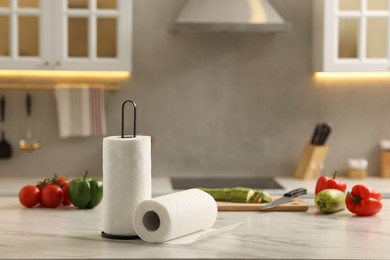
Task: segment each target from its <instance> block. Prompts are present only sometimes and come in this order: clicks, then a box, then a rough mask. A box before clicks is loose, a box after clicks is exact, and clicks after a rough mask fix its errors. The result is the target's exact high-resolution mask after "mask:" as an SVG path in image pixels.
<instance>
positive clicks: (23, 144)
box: [19, 93, 41, 151]
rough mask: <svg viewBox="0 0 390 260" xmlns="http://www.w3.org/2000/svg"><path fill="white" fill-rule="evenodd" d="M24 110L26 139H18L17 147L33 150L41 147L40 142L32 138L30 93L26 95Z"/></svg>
mask: <svg viewBox="0 0 390 260" xmlns="http://www.w3.org/2000/svg"><path fill="white" fill-rule="evenodd" d="M26 112H27V128H26V139H22V140H20V141H19V148H20V150H22V151H34V150H37V149H39V148H40V147H41V144H40V143H39V142H38V141H37V140H35V139H33V138H32V119H31V112H32V98H31V94H30V93H27V95H26Z"/></svg>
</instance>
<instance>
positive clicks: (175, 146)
mask: <svg viewBox="0 0 390 260" xmlns="http://www.w3.org/2000/svg"><path fill="white" fill-rule="evenodd" d="M183 3H184V1H182V0H168V1H167V0H164V1H163V0H136V1H135V6H134V34H133V35H134V49H133V59H134V60H133V66H134V70H133V75H132V78H131V79H130V82H129V83H127V84H126V85H125V86H124V88H123V89H122V90H120V91H116V92H107V95H106V106H107V111H106V113H107V127H108V133H109V135H118V134H119V132H120V106H121V103H122V101H123V100H124V99H132V100H134V101H135V102H136V103H137V105H138V120H139V121H138V130H139V132H142V133H145V134H149V135H152V136H153V137H154V138H155V144H154V146H153V149H152V163H153V174H154V175H174V176H195V175H196V176H213V175H214V176H248V177H253V176H259V177H261V176H280V175H283V176H292V175H293V172H294V169H295V166H296V163H297V161H298V159H299V156H300V153H301V151H302V149H303V145H304V143H305V142H306V141H307V140H308V139H309V137H310V135H311V133H312V130H313V127H314V125H315V123H317V122H324V121H327V122H331V123H332V125H333V132H332V135H331V136H330V138H329V145H330V150H329V154H328V157H327V161H326V172H327V173H329V174H330V173H332V172H333V171H334V170H335V169H339V170H341V171H342V170H343V169H345V168H346V165H347V159H348V158H350V157H364V158H367V159H368V160H369V173H368V174H369V175H377V174H378V169H379V167H378V163H379V147H378V142H379V140H380V139H381V138H390V116H389V115H390V102H389V98H390V83H388V82H380V81H372V82H368V83H367V82H366V83H364V82H347V83H339V82H328V83H318V82H315V81H314V80H313V79H312V72H311V1H310V0H298V1H284V0H273V1H272V3H273V5H274V6H275V8H276V9H277V10H278V11H279V12H280V14H281V15H282V16H283V17H284V18H285V20H287V21H290V22H291V25H292V29H291V30H290V31H288V32H280V33H268V34H259V33H252V34H250V33H220V34H213V33H205V34H188V33H187V34H179V33H170V32H168V30H167V28H168V26H169V25H170V23H171V22H172V21H173V19H174V18H175V16H176V14H177V13H178V11H179V10H180V7H181V6H182V5H183ZM3 93H5V94H6V95H7V97H8V99H9V106H8V116H7V117H8V118H7V122H6V126H5V127H6V131H7V139H8V140H9V141H12V142H13V143H14V149H15V153H14V157H13V158H12V159H11V160H7V161H5V160H2V161H0V175H18V176H20V175H40V176H41V175H52V174H54V173H56V174H61V175H69V176H74V175H82V174H83V172H84V171H85V170H87V169H88V170H89V171H90V173H91V175H101V171H102V162H101V157H102V155H101V149H102V140H101V138H99V137H96V138H87V139H83V138H75V139H69V140H62V139H59V137H58V129H57V118H56V111H55V108H56V106H55V99H54V96H53V92H52V91H49V90H38V91H34V98H35V99H36V100H37V101H36V106H35V110H34V115H33V117H34V134H35V136H36V138H37V139H38V140H40V141H41V143H42V149H41V150H39V151H37V152H34V153H25V152H21V151H17V150H16V144H17V142H18V141H19V139H20V138H22V137H23V136H24V133H25V128H24V124H25V123H24V115H25V113H24V95H23V94H24V93H25V91H23V90H18V91H17V90H7V91H3ZM128 121H130V120H128ZM127 129H128V131H130V126H128V128H127Z"/></svg>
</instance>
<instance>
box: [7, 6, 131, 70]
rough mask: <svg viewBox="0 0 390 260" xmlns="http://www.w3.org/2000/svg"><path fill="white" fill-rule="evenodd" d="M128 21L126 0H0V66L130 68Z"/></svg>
mask: <svg viewBox="0 0 390 260" xmlns="http://www.w3.org/2000/svg"><path fill="white" fill-rule="evenodd" d="M131 23H132V1H131V0H130V1H129V0H55V1H53V0H0V69H17V70H18V69H21V70H85V71H94V70H105V71H130V70H131V35H132V26H131Z"/></svg>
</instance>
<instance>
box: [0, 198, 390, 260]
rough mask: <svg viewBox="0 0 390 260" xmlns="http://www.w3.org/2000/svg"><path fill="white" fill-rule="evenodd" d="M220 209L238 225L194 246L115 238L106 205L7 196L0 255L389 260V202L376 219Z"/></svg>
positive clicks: (1, 212)
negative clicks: (105, 219)
mask: <svg viewBox="0 0 390 260" xmlns="http://www.w3.org/2000/svg"><path fill="white" fill-rule="evenodd" d="M305 201H306V202H307V203H308V205H309V211H308V212H219V213H218V220H217V224H218V225H219V226H221V225H228V224H234V223H237V222H242V223H241V225H240V226H239V227H237V228H236V229H234V230H231V231H228V232H226V233H222V234H219V235H217V236H214V237H208V238H205V239H204V240H201V241H198V242H196V243H193V244H190V245H171V244H150V243H146V242H143V241H141V240H132V241H131V240H130V241H114V240H106V239H103V238H102V237H101V236H100V232H101V227H102V206H101V205H99V206H98V207H97V208H95V209H92V210H79V209H76V208H73V207H60V208H56V209H46V208H33V209H27V208H23V207H22V206H21V205H19V203H18V199H17V198H16V197H1V198H0V230H1V232H2V233H1V236H0V258H23V259H25V258H39V259H43V258H78V259H80V258H109V259H113V258H289V259H293V258H297V259H305V258H309V259H314V258H322V259H324V258H326V259H330V258H334V259H342V258H348V259H357V258H359V259H389V252H388V245H389V244H390V222H389V221H388V220H389V219H390V200H384V209H383V211H382V212H381V213H379V214H378V215H376V216H372V217H355V216H353V215H352V214H350V213H349V212H348V211H346V210H345V211H341V212H338V213H335V214H331V215H320V214H318V213H317V211H316V209H315V207H314V204H313V200H312V199H305Z"/></svg>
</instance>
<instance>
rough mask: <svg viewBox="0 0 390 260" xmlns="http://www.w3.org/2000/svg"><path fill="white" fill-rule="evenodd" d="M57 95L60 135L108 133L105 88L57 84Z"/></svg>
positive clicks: (76, 135) (75, 135)
mask: <svg viewBox="0 0 390 260" xmlns="http://www.w3.org/2000/svg"><path fill="white" fill-rule="evenodd" d="M55 96H56V102H57V117H58V125H59V134H60V137H62V138H68V137H87V136H94V135H105V134H106V120H105V103H104V89H102V88H99V87H97V86H93V85H89V84H80V85H77V86H76V87H75V86H74V85H68V84H57V85H56V88H55Z"/></svg>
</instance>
